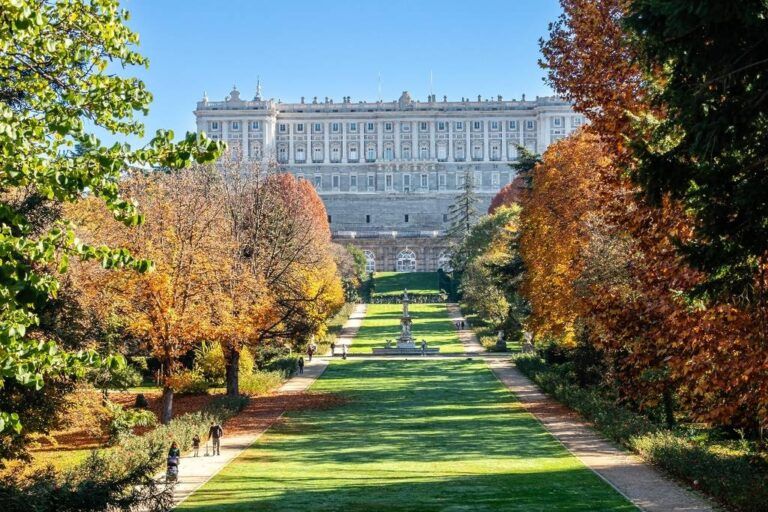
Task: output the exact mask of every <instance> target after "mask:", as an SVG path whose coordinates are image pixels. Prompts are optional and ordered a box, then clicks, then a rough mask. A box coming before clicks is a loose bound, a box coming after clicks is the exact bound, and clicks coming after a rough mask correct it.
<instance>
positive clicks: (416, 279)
mask: <svg viewBox="0 0 768 512" xmlns="http://www.w3.org/2000/svg"><path fill="white" fill-rule="evenodd" d="M373 279H374V281H373V282H374V287H375V288H374V293H373V296H374V297H381V296H385V295H402V294H403V290H404V289H405V288H407V289H408V292H409V293H413V294H419V295H437V294H438V293H440V288H439V286H438V278H437V272H377V273H376V274H374V276H373Z"/></svg>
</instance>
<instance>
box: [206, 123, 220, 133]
mask: <svg viewBox="0 0 768 512" xmlns="http://www.w3.org/2000/svg"><path fill="white" fill-rule="evenodd" d="M208 124H209V125H210V129H211V131H216V130H218V129H219V122H218V121H211V122H210V123H208Z"/></svg>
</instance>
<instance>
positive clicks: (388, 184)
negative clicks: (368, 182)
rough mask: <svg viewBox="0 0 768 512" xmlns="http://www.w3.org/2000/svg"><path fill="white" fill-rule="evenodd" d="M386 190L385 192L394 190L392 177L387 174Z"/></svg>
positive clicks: (385, 180)
mask: <svg viewBox="0 0 768 512" xmlns="http://www.w3.org/2000/svg"><path fill="white" fill-rule="evenodd" d="M384 189H385V190H392V175H391V174H387V175H386V176H384Z"/></svg>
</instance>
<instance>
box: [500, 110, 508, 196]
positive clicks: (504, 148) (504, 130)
mask: <svg viewBox="0 0 768 512" xmlns="http://www.w3.org/2000/svg"><path fill="white" fill-rule="evenodd" d="M508 128H509V121H507V120H506V119H505V120H504V121H501V159H502V160H503V161H507V160H509V155H508V154H507V129H508ZM499 185H501V177H499Z"/></svg>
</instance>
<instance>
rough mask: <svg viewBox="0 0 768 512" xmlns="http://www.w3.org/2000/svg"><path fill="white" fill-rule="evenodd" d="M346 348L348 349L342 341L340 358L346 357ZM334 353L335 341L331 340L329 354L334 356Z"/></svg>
mask: <svg viewBox="0 0 768 512" xmlns="http://www.w3.org/2000/svg"><path fill="white" fill-rule="evenodd" d="M348 350H349V348H348V346H347V344H346V343H342V344H341V358H342V359H346V358H347V351H348ZM335 355H336V343H335V342H333V341H332V342H331V356H335Z"/></svg>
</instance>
